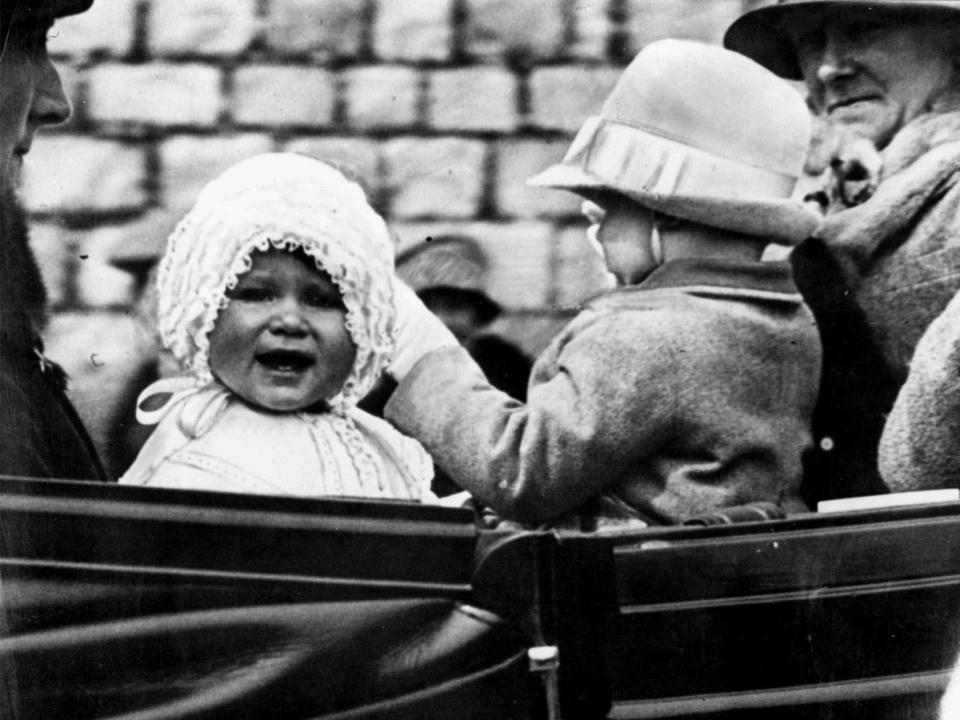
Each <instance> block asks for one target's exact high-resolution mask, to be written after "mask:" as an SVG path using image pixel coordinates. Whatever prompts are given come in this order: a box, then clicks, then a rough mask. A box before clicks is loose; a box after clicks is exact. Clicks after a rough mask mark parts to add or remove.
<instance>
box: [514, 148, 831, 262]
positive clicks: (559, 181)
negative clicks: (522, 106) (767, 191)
mask: <svg viewBox="0 0 960 720" xmlns="http://www.w3.org/2000/svg"><path fill="white" fill-rule="evenodd" d="M527 182H528V184H529V185H534V186H537V187H550V188H556V189H558V190H569V191H570V192H575V193H577V194H578V195H582V196H584V197H585V198H587V199H591V200H596V199H598V198H600V197H602V196H603V195H605V194H609V193H616V194H618V195H623V196H624V197H627V198H630V199H631V200H633V201H635V202H637V203H639V204H640V205H643V206H644V207H647V208H650V209H651V210H656V211H657V212H661V213H664V214H666V215H673V216H675V217H678V218H683V219H685V220H691V221H693V222H696V223H700V224H701V225H708V226H711V227H716V228H721V229H723V230H729V231H731V232H739V233H744V234H746V235H753V236H756V237H757V238H758V239H761V240H766V241H768V242H777V243H780V244H785V245H795V244H797V243H799V242H801V241H803V240H804V239H806V238H808V237H810V235H812V234H813V231H814V230H816V229H817V227H818V226H819V224H820V220H821V218H820V216H819V215H818V214H817V213H816V212H814V211H813V210H811V209H809V208H808V207H807V206H805V205H804V204H803V203H801V202H798V201H796V200H790V199H782V200H772V199H770V200H766V199H757V198H723V197H702V196H697V197H690V196H683V195H661V194H657V193H648V192H643V191H636V190H631V189H626V188H612V187H610V186H609V185H608V184H606V183H604V182H603V181H602V180H600V179H599V178H597V177H595V176H593V175H591V174H590V173H589V172H586V171H585V170H583V169H582V168H578V167H573V166H570V165H564V164H562V163H560V164H557V165H553V166H552V167H549V168H547V169H546V170H544V171H543V172H542V173H540V174H538V175H536V176H534V177H532V178H530V180H528V181H527Z"/></svg>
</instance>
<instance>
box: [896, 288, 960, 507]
mask: <svg viewBox="0 0 960 720" xmlns="http://www.w3.org/2000/svg"><path fill="white" fill-rule="evenodd" d="M879 464H880V475H881V477H883V480H884V482H886V484H887V486H888V487H889V488H890V489H891V490H892V491H893V492H907V491H910V490H931V489H935V488H949V487H954V488H960V295H957V296H956V297H954V299H953V300H952V301H951V302H950V304H949V305H947V309H946V310H944V311H943V313H942V314H941V315H940V316H939V317H938V318H937V319H936V320H934V321H933V323H931V325H930V327H929V328H927V331H926V332H925V333H924V334H923V337H922V338H921V339H920V342H919V344H918V345H917V350H916V353H914V356H913V363H912V364H911V366H910V375H909V376H908V377H907V382H906V383H905V384H904V385H903V387H902V388H901V389H900V394H899V395H898V396H897V401H896V403H894V406H893V411H892V412H891V413H890V416H889V418H887V424H886V425H885V426H884V428H883V435H882V437H881V439H880V452H879Z"/></svg>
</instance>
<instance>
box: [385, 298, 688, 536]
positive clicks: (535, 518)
mask: <svg viewBox="0 0 960 720" xmlns="http://www.w3.org/2000/svg"><path fill="white" fill-rule="evenodd" d="M636 315H637V314H634V315H633V316H629V315H628V316H622V315H617V314H615V313H614V314H609V315H602V316H599V317H582V316H581V317H580V318H578V319H576V320H574V322H573V323H572V324H571V325H570V326H568V328H567V329H566V330H565V331H564V332H563V333H562V334H561V335H560V336H559V337H558V338H557V339H556V340H555V341H554V343H553V344H552V345H551V347H550V348H548V349H547V351H545V352H544V354H543V355H542V356H541V357H540V358H539V359H538V360H537V362H536V364H535V365H534V369H533V375H532V378H531V384H530V387H529V391H528V397H527V403H526V404H522V403H520V402H518V401H516V400H513V399H511V398H510V397H509V396H508V395H506V394H505V393H503V392H500V391H499V390H496V389H495V388H494V387H493V386H492V385H490V383H489V382H487V380H486V378H485V377H484V376H483V373H482V372H481V370H480V369H479V368H478V367H477V365H476V364H475V363H474V361H473V360H472V359H471V358H470V356H469V355H468V354H467V353H466V351H464V350H463V349H462V348H446V349H443V350H438V351H434V352H432V353H430V354H428V355H427V356H426V357H424V358H423V359H422V360H421V361H420V362H419V363H418V364H417V365H416V366H415V367H414V368H413V371H412V372H411V373H410V375H408V377H407V378H405V379H404V381H403V382H402V383H401V384H400V386H399V387H398V389H397V391H396V393H394V395H393V397H392V398H391V400H390V402H389V403H388V405H387V411H386V412H387V417H388V418H389V419H390V420H392V421H393V422H394V423H396V424H397V425H398V427H400V429H401V430H403V431H404V432H405V433H407V434H408V435H411V436H413V437H415V438H417V439H418V440H420V442H421V443H423V445H424V446H425V447H426V448H427V450H428V451H429V452H430V454H431V455H433V457H434V459H435V461H436V462H437V464H438V465H439V466H440V467H441V468H443V469H444V470H445V471H446V472H447V473H448V474H449V475H450V477H451V478H453V479H454V480H455V481H456V482H457V483H458V484H459V485H460V486H461V487H463V488H464V489H466V490H468V491H470V492H471V493H472V494H474V495H475V496H477V497H478V498H480V499H481V500H482V501H484V502H485V503H487V504H488V505H489V506H490V507H492V508H493V509H494V510H495V511H497V512H498V513H499V514H500V515H502V516H504V517H506V518H510V519H514V520H519V521H521V522H524V523H527V524H538V523H541V522H545V521H548V520H551V519H553V518H555V517H558V516H560V515H562V514H564V513H566V512H569V511H571V510H574V509H576V508H577V507H579V506H580V505H582V504H583V503H584V502H585V501H587V500H588V499H589V498H591V497H593V496H595V495H597V494H598V493H599V492H600V491H601V490H603V489H604V488H605V487H606V486H608V485H611V484H614V483H616V482H617V481H618V480H619V479H621V478H622V477H623V476H624V474H625V473H627V472H629V471H631V470H634V471H635V470H636V468H637V465H638V463H640V462H641V461H642V459H643V457H644V456H647V455H649V454H650V449H651V447H652V446H654V445H655V444H656V443H658V442H662V441H663V439H664V435H665V433H666V432H667V430H668V426H669V422H670V417H671V407H672V405H673V403H674V402H675V401H676V395H677V393H678V392H679V390H678V387H677V383H676V378H677V375H676V370H675V365H674V361H675V360H676V357H675V355H676V354H675V353H674V351H673V349H672V346H671V341H670V339H669V335H670V333H669V322H668V319H667V318H666V317H665V316H660V315H658V314H657V313H640V314H639V315H642V316H643V318H642V321H638V319H637V318H636Z"/></svg>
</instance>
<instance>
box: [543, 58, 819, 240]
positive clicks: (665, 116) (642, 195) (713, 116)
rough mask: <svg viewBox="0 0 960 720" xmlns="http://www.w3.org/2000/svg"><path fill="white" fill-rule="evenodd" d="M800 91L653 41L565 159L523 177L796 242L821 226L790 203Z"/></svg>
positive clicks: (798, 148)
mask: <svg viewBox="0 0 960 720" xmlns="http://www.w3.org/2000/svg"><path fill="white" fill-rule="evenodd" d="M810 126H811V121H810V113H809V111H808V110H807V107H806V104H805V103H804V101H803V98H801V97H800V94H799V93H798V92H797V91H796V90H795V89H794V88H793V87H791V86H790V85H789V84H788V83H786V82H784V81H783V80H781V79H779V78H778V77H776V76H775V75H773V74H772V73H770V72H769V71H767V70H765V69H764V68H762V67H760V65H758V64H757V63H755V62H753V61H752V60H749V59H748V58H746V57H744V56H743V55H739V54H737V53H733V52H730V51H728V50H724V49H723V48H719V47H714V46H710V45H705V44H702V43H698V42H692V41H682V40H661V41H659V42H655V43H652V44H651V45H648V46H647V47H646V48H645V49H644V50H643V51H641V52H640V54H639V55H637V57H636V58H634V60H633V62H631V63H630V65H629V66H628V67H627V69H626V70H625V71H624V73H623V75H622V76H621V77H620V80H619V81H618V82H617V85H616V87H614V89H613V92H612V93H611V94H610V96H609V97H608V98H607V100H606V102H604V104H603V107H602V108H601V109H600V114H599V115H597V116H594V117H591V118H589V119H588V120H587V121H586V123H585V124H584V126H583V127H582V128H581V129H580V132H579V133H578V134H577V137H576V138H575V139H574V141H573V144H572V145H571V146H570V149H569V150H568V151H567V154H566V156H565V157H564V159H563V161H562V162H561V163H560V164H558V165H554V166H553V167H551V168H548V169H547V170H545V171H544V172H542V173H540V174H539V175H537V176H536V177H534V178H531V179H530V180H529V183H530V184H531V185H540V186H546V187H554V188H563V189H566V190H572V191H573V192H577V193H580V194H581V195H584V196H586V197H591V198H595V197H597V196H599V195H602V194H604V193H609V192H616V193H620V194H622V195H625V196H627V197H629V198H631V199H633V200H635V201H637V202H638V203H640V204H642V205H644V206H646V207H649V208H651V209H653V210H657V211H660V212H663V213H666V214H669V215H673V216H676V217H679V218H684V219H686V220H692V221H694V222H698V223H701V224H704V225H710V226H713V227H718V228H723V229H726V230H732V231H735V232H742V233H745V234H748V235H756V236H759V237H761V238H764V239H767V240H769V241H771V242H772V241H778V242H785V243H794V242H799V241H800V240H802V239H803V238H805V237H807V236H808V235H809V234H810V233H811V232H812V231H813V230H814V228H815V227H816V226H817V224H818V222H819V218H818V217H817V216H816V215H815V214H814V213H813V212H812V211H810V210H808V209H807V208H805V207H804V206H803V205H802V204H801V203H799V202H796V201H793V200H790V199H789V198H790V195H791V193H792V192H793V188H794V186H795V184H796V181H797V178H798V177H799V176H800V174H801V173H802V171H803V164H804V160H805V158H806V155H807V148H808V145H809V141H810Z"/></svg>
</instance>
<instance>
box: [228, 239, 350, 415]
mask: <svg viewBox="0 0 960 720" xmlns="http://www.w3.org/2000/svg"><path fill="white" fill-rule="evenodd" d="M252 261H253V262H252V267H251V268H250V270H249V272H246V273H244V274H243V275H241V276H240V277H239V279H238V282H237V286H236V287H235V288H234V289H233V290H232V291H230V293H229V294H228V298H229V303H228V305H227V307H225V308H224V309H223V310H221V311H220V314H219V316H218V317H217V322H216V325H215V326H214V329H213V331H212V332H211V333H210V369H211V370H212V371H213V375H214V376H215V377H216V378H217V379H218V380H219V381H220V382H222V383H223V384H224V385H226V386H227V387H228V388H230V390H232V391H233V392H235V393H236V394H237V395H239V396H240V397H242V398H243V399H244V400H246V401H247V402H249V403H251V404H252V405H256V406H259V407H262V408H265V409H267V410H273V411H276V412H293V411H296V410H303V409H305V408H308V407H310V406H313V405H316V404H317V403H320V402H321V401H323V400H328V399H329V398H331V397H333V396H334V395H336V394H337V393H338V392H339V391H340V390H341V389H342V388H343V384H344V382H346V380H347V377H348V376H349V375H350V371H351V369H352V368H353V363H354V360H355V359H356V355H357V349H356V346H355V345H354V343H353V340H352V338H351V337H350V333H349V332H348V331H347V327H346V324H345V322H344V321H345V319H346V309H345V308H344V305H343V299H342V297H341V295H340V290H339V288H337V286H336V285H335V284H334V283H333V281H332V280H330V278H329V277H328V276H327V275H326V274H325V273H322V272H320V271H319V270H317V268H316V265H315V264H314V261H313V260H312V259H311V258H309V257H307V256H306V255H304V254H303V253H300V252H298V253H291V252H287V251H284V250H269V251H267V252H257V253H255V254H254V255H253V256H252Z"/></svg>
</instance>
